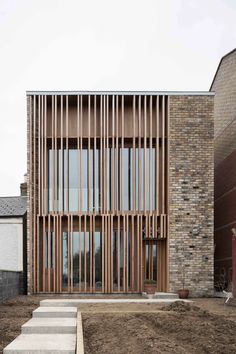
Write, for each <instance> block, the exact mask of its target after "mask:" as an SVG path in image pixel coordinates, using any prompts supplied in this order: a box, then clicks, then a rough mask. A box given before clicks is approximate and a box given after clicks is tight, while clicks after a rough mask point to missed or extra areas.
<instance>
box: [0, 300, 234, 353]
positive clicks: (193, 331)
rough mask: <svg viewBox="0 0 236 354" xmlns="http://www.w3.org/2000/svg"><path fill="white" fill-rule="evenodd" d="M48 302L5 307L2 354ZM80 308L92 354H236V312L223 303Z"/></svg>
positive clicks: (0, 313)
mask: <svg viewBox="0 0 236 354" xmlns="http://www.w3.org/2000/svg"><path fill="white" fill-rule="evenodd" d="M67 297H68V296H67ZM75 297H76V298H79V296H75ZM45 298H49V297H48V296H47V297H41V296H19V297H16V298H14V299H10V300H8V301H4V302H2V303H0V353H2V350H3V348H4V347H5V346H6V345H7V344H8V343H10V342H11V341H12V340H13V339H14V338H15V337H16V336H18V335H19V334H20V331H21V325H22V324H23V323H25V322H26V321H27V320H28V319H30V318H31V316H32V311H33V310H34V309H35V308H37V307H38V306H39V301H40V300H42V299H45ZM51 298H52V297H51ZM57 298H58V297H57ZM70 298H71V297H70ZM83 298H84V297H83ZM87 298H88V297H87ZM99 298H105V296H104V297H99ZM79 309H80V311H81V312H82V318H83V333H84V344H85V353H86V354H87V353H90V354H93V353H96V354H97V353H100V354H105V353H109V354H111V353H112V354H116V353H117V354H118V353H119V354H123V353H125V354H127V353H129V354H131V353H132V354H133V353H135V354H141V353H142V354H143V353H148V354H149V353H150V354H151V353H164V354H166V353H177V354H178V353H181V354H192V353H197V354H198V353H199V354H202V353H212V354H213V353H214V354H220V353H221V354H229V353H230V354H231V353H232V354H235V353H236V307H233V306H225V305H224V300H223V299H194V303H191V304H184V303H182V302H177V303H173V304H170V305H165V306H163V304H136V303H133V304H83V305H80V306H79Z"/></svg>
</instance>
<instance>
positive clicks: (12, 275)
mask: <svg viewBox="0 0 236 354" xmlns="http://www.w3.org/2000/svg"><path fill="white" fill-rule="evenodd" d="M25 188H26V183H24V184H23V183H22V184H21V192H22V194H23V195H21V196H17V197H0V300H3V299H6V298H8V297H11V296H15V295H19V294H25V293H26V290H27V254H26V250H27V231H26V224H27V219H26V210H27V196H26V193H25Z"/></svg>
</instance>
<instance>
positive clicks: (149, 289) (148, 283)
mask: <svg viewBox="0 0 236 354" xmlns="http://www.w3.org/2000/svg"><path fill="white" fill-rule="evenodd" d="M156 290H157V282H156V281H155V280H153V279H146V280H144V291H145V292H146V293H147V294H155V292H156Z"/></svg>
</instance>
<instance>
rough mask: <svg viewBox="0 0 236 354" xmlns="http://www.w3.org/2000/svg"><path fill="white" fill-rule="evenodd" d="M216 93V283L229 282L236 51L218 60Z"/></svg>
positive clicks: (234, 215) (235, 212)
mask: <svg viewBox="0 0 236 354" xmlns="http://www.w3.org/2000/svg"><path fill="white" fill-rule="evenodd" d="M210 91H214V92H215V108H214V110H215V114H214V120H215V143H214V149H215V225H214V238H215V267H214V268H215V280H216V283H217V284H219V285H221V286H222V287H227V286H228V285H230V283H231V281H232V231H231V230H232V228H236V168H235V166H236V49H234V50H233V51H231V52H230V53H228V54H226V55H225V56H224V57H223V58H222V59H221V61H220V63H219V66H218V68H217V71H216V74H215V77H214V79H213V82H212V85H211V88H210Z"/></svg>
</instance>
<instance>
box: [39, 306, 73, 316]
mask: <svg viewBox="0 0 236 354" xmlns="http://www.w3.org/2000/svg"><path fill="white" fill-rule="evenodd" d="M76 315H77V307H38V308H37V309H36V310H34V311H33V318H42V317H43V318H57V317H60V318H62V317H63V318H76Z"/></svg>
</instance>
